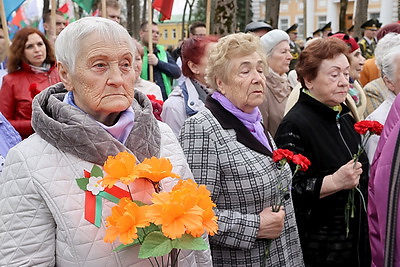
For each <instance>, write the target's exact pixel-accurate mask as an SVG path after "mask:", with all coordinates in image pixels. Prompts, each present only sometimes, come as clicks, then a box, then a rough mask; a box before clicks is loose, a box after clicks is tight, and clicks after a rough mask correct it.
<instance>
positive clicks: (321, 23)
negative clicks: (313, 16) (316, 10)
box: [317, 16, 326, 29]
mask: <svg viewBox="0 0 400 267" xmlns="http://www.w3.org/2000/svg"><path fill="white" fill-rule="evenodd" d="M325 24H326V16H318V25H317V27H318V29H321V28H322V27H324V26H325Z"/></svg>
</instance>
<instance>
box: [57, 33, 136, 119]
mask: <svg viewBox="0 0 400 267" xmlns="http://www.w3.org/2000/svg"><path fill="white" fill-rule="evenodd" d="M82 44H83V46H82V48H81V51H80V52H79V54H78V55H77V60H76V64H75V70H74V71H73V72H69V71H66V73H64V71H60V76H61V78H62V80H63V83H64V85H65V87H66V88H67V90H69V91H73V93H74V100H75V104H76V105H77V106H78V107H79V108H81V109H82V110H83V111H85V112H86V113H88V114H90V115H91V116H92V117H94V118H95V119H96V120H97V121H100V122H102V123H103V124H105V125H113V124H114V123H115V121H116V118H117V117H118V115H119V113H120V112H121V111H124V110H126V109H127V108H129V107H130V105H131V104H132V101H133V97H134V84H135V80H136V74H135V70H134V64H135V62H134V56H135V55H134V54H135V52H134V51H131V48H130V47H129V45H128V42H127V41H125V40H119V41H118V40H106V39H104V38H102V37H101V36H98V35H96V34H93V35H90V36H89V37H87V39H86V40H84V42H82ZM59 69H60V68H59ZM61 69H62V68H61ZM63 77H66V78H64V79H63Z"/></svg>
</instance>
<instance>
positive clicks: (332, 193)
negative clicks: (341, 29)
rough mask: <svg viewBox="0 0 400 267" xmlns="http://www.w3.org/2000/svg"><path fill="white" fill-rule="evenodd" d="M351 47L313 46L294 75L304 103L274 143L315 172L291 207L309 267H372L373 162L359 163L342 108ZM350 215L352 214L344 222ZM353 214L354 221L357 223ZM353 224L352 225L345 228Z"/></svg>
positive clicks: (296, 188) (302, 177)
mask: <svg viewBox="0 0 400 267" xmlns="http://www.w3.org/2000/svg"><path fill="white" fill-rule="evenodd" d="M348 53H349V48H348V46H347V45H346V44H345V43H344V42H343V41H342V40H339V39H337V38H325V39H319V40H316V41H314V42H312V43H311V44H310V45H309V46H307V48H306V49H304V50H303V52H302V53H301V55H300V59H299V62H298V65H297V66H296V71H297V73H298V77H299V80H300V82H301V84H302V87H303V88H302V91H301V93H300V98H299V100H298V102H297V103H296V105H295V106H294V107H293V108H292V109H291V110H290V111H289V112H288V114H287V115H286V116H285V117H284V119H283V120H282V122H281V124H280V126H279V128H278V131H277V134H276V137H275V141H276V143H277V145H278V147H279V148H286V149H290V150H292V151H295V152H298V153H301V154H303V155H304V156H306V157H307V158H308V159H309V160H310V161H311V162H312V165H311V166H310V168H309V169H308V171H307V172H304V173H301V172H300V173H298V174H296V175H295V176H294V178H293V182H292V194H293V202H294V206H295V212H296V220H297V224H298V227H299V234H300V241H301V245H302V249H303V255H304V262H305V264H306V266H369V265H370V250H369V242H368V229H367V217H366V211H365V210H364V208H363V203H362V202H363V201H362V197H361V195H360V194H359V193H358V192H355V195H354V206H355V209H354V214H352V213H353V212H352V211H353V210H352V209H351V208H349V207H351V206H352V205H351V203H348V202H349V199H351V198H349V194H350V193H351V189H354V188H355V187H357V186H359V190H360V191H361V193H362V194H363V197H364V198H365V199H366V196H367V184H368V167H369V165H368V160H367V157H366V155H365V153H363V154H361V157H360V158H359V160H358V161H357V162H354V160H353V155H354V154H356V153H357V151H358V146H359V144H360V141H361V138H360V135H359V134H357V132H356V131H355V130H354V123H355V120H354V118H353V117H352V115H351V114H350V110H349V108H348V107H347V106H346V105H344V104H343V103H344V101H345V99H346V95H347V93H348V91H349V72H350V63H349V59H348ZM346 214H347V215H346ZM352 215H354V216H352ZM347 220H348V221H347Z"/></svg>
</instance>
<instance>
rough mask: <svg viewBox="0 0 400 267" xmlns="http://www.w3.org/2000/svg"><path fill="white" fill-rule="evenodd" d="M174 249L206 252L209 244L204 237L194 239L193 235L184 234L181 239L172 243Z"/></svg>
mask: <svg viewBox="0 0 400 267" xmlns="http://www.w3.org/2000/svg"><path fill="white" fill-rule="evenodd" d="M172 246H173V248H178V249H191V250H206V249H208V245H207V243H206V242H205V241H204V239H203V238H202V237H194V236H192V235H188V234H184V235H182V237H181V238H177V239H175V240H173V241H172Z"/></svg>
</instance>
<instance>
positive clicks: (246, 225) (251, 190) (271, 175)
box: [179, 33, 304, 266]
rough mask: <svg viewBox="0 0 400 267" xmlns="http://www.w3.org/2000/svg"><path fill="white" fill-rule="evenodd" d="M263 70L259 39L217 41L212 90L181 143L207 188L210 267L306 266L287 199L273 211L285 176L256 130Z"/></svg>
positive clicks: (259, 128) (287, 181) (244, 36)
mask: <svg viewBox="0 0 400 267" xmlns="http://www.w3.org/2000/svg"><path fill="white" fill-rule="evenodd" d="M266 67H267V66H266V60H265V55H264V54H263V50H262V48H261V45H260V41H259V39H258V38H257V37H255V36H253V35H252V34H243V33H238V34H232V35H229V36H226V37H224V38H222V39H220V41H219V42H218V44H217V47H216V48H214V49H213V50H212V51H211V54H210V57H209V65H208V68H207V70H206V79H207V81H208V85H209V86H210V88H214V89H216V90H215V92H214V93H213V94H212V95H211V96H209V97H208V98H207V100H206V107H207V109H205V110H203V111H201V112H199V113H198V114H197V115H195V116H193V117H191V118H189V119H188V120H186V121H185V123H184V126H183V128H182V130H181V134H180V137H179V139H180V143H181V145H182V147H183V150H184V153H185V154H186V157H187V160H188V163H189V165H190V167H191V170H192V172H193V175H194V178H195V180H196V181H197V182H198V183H201V184H206V185H207V188H208V189H209V190H210V191H211V194H212V199H213V201H214V202H215V203H216V204H217V208H216V213H217V215H218V225H219V231H218V233H217V234H216V235H215V236H212V237H210V246H211V252H212V257H213V264H214V266H303V265H304V264H303V258H302V253H301V248H300V242H299V237H298V232H297V226H296V220H295V217H294V211H293V204H292V200H291V196H290V194H287V196H286V197H285V199H284V201H283V207H282V208H281V210H280V211H279V212H273V211H272V209H271V206H272V205H273V204H274V202H273V201H274V200H275V198H276V197H277V194H279V192H278V191H279V190H278V188H277V184H278V179H282V180H283V186H287V185H289V184H290V183H291V172H290V169H289V167H287V168H285V169H284V171H283V173H282V174H281V173H280V170H278V169H277V165H276V164H275V163H274V161H273V160H272V151H273V150H274V149H275V144H274V142H273V140H272V138H271V136H270V135H269V133H268V132H267V131H266V130H265V129H264V127H263V125H262V124H261V114H260V112H259V110H258V105H259V104H261V103H262V102H263V101H264V90H265V88H266V79H265V69H267V68H266ZM266 250H268V253H266Z"/></svg>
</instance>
